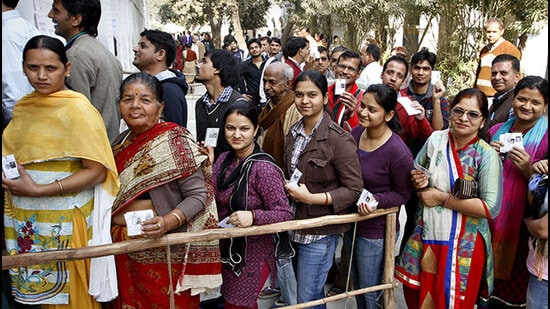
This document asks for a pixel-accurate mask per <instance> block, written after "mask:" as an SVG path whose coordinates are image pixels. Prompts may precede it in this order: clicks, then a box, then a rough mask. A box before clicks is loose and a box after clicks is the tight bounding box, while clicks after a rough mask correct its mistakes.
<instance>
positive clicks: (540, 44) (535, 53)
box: [521, 24, 548, 78]
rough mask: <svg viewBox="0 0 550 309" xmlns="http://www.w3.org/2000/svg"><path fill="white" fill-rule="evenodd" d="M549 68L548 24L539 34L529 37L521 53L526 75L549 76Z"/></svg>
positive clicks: (522, 66) (523, 69) (522, 67)
mask: <svg viewBox="0 0 550 309" xmlns="http://www.w3.org/2000/svg"><path fill="white" fill-rule="evenodd" d="M547 69H548V24H546V26H545V27H544V29H542V31H541V32H540V33H539V34H536V35H531V36H529V38H528V39H527V42H526V45H525V49H524V50H523V54H522V55H521V70H522V71H523V73H524V74H525V75H538V76H541V77H544V78H547V76H546V74H548V72H547Z"/></svg>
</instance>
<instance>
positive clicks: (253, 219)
mask: <svg viewBox="0 0 550 309" xmlns="http://www.w3.org/2000/svg"><path fill="white" fill-rule="evenodd" d="M250 212H251V213H252V224H253V225H254V224H256V212H255V211H254V210H250Z"/></svg>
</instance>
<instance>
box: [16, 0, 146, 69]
mask: <svg viewBox="0 0 550 309" xmlns="http://www.w3.org/2000/svg"><path fill="white" fill-rule="evenodd" d="M51 7H52V0H21V1H19V4H18V5H17V9H18V10H19V12H20V13H21V16H23V18H25V19H27V20H28V21H30V22H32V23H33V24H34V25H35V26H36V27H37V28H38V30H40V32H42V33H43V34H46V35H51V36H56V35H55V34H54V26H53V23H52V21H51V19H50V18H48V12H49V11H50V9H51ZM147 11H148V6H147V0H101V20H100V22H99V27H98V31H99V35H98V40H99V41H100V42H101V43H102V44H103V45H105V46H106V47H107V48H108V49H109V50H110V51H111V52H112V53H113V54H114V53H115V40H114V38H116V42H117V43H116V52H117V54H116V57H117V59H118V60H119V61H120V63H121V64H122V67H123V68H124V71H125V72H136V71H137V69H136V68H135V67H134V66H133V65H132V61H133V58H134V56H133V52H132V48H133V47H134V46H135V44H136V43H137V42H138V40H139V33H140V32H141V31H143V29H145V28H147V27H148V24H149V20H148V16H147ZM56 37H57V38H59V39H61V40H62V41H63V42H65V40H64V39H63V38H61V37H58V36H56Z"/></svg>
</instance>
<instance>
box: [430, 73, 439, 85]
mask: <svg viewBox="0 0 550 309" xmlns="http://www.w3.org/2000/svg"><path fill="white" fill-rule="evenodd" d="M440 79H441V72H439V71H432V79H431V80H430V82H431V84H432V85H435V83H437V82H438V81H439V80H440Z"/></svg>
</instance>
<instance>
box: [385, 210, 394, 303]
mask: <svg viewBox="0 0 550 309" xmlns="http://www.w3.org/2000/svg"><path fill="white" fill-rule="evenodd" d="M396 222H397V214H396V213H391V214H388V215H387V216H386V234H385V243H384V245H385V249H384V275H383V276H384V279H383V281H382V282H384V283H390V282H395V279H394V268H395V230H396V228H397V223H396ZM384 308H386V309H395V295H394V289H385V290H384Z"/></svg>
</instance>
